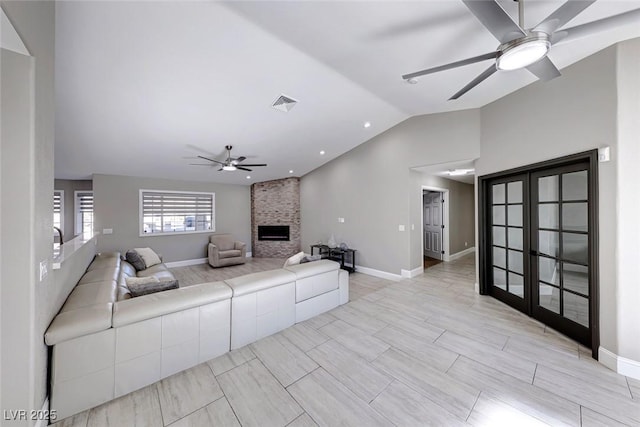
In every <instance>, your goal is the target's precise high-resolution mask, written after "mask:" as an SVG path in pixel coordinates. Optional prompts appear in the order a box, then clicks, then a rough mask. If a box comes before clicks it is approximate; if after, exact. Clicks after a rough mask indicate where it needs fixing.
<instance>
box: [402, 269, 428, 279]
mask: <svg viewBox="0 0 640 427" xmlns="http://www.w3.org/2000/svg"><path fill="white" fill-rule="evenodd" d="M400 273H401V274H400V275H401V276H402V277H404V278H405V279H411V278H413V277H416V276H419V275H421V274H422V273H424V266H421V267H417V268H414V269H413V270H405V269H402V270H400Z"/></svg>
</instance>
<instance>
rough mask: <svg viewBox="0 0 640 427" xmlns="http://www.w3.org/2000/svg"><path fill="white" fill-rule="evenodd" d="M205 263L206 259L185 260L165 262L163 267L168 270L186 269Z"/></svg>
mask: <svg viewBox="0 0 640 427" xmlns="http://www.w3.org/2000/svg"><path fill="white" fill-rule="evenodd" d="M207 261H208V258H196V259H185V260H183V261H173V262H165V263H164V265H166V266H167V267H169V268H175V267H187V266H189V265H198V264H206V263H207Z"/></svg>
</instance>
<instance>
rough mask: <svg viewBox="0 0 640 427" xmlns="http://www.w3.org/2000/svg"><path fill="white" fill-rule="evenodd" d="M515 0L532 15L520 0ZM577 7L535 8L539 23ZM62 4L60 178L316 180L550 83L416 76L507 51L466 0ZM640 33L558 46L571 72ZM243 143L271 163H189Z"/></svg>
mask: <svg viewBox="0 0 640 427" xmlns="http://www.w3.org/2000/svg"><path fill="white" fill-rule="evenodd" d="M500 3H501V5H502V6H503V7H504V9H505V10H507V11H508V12H509V13H510V14H511V16H513V17H514V18H515V19H516V20H517V4H516V2H513V1H511V0H505V1H500ZM562 3H563V1H559V0H552V1H533V0H532V1H529V2H528V3H526V9H525V11H526V24H527V27H531V26H533V25H535V24H536V23H538V22H539V21H541V20H542V19H543V18H545V17H546V16H548V15H549V14H550V13H551V12H553V11H554V10H555V9H557V8H558V7H559V6H560V5H561V4H562ZM56 8H57V10H56V141H55V155H56V158H55V162H56V165H55V174H56V178H66V179H81V178H87V177H89V176H90V175H91V174H93V173H106V174H119V175H137V176H151V177H162V178H171V179H186V180H199V181H214V182H223V183H235V184H249V183H252V182H256V181H264V180H269V179H276V178H281V177H284V176H290V173H289V171H290V170H292V171H293V175H295V176H301V175H304V174H305V173H308V172H309V171H311V170H313V169H315V168H317V167H319V166H320V165H322V164H324V163H325V162H327V161H329V160H331V159H332V158H335V157H337V156H339V155H340V154H342V153H344V152H346V151H348V150H350V149H352V148H354V147H356V146H357V145H359V144H361V143H363V142H365V141H367V140H369V139H370V138H372V137H373V136H375V135H377V134H379V133H381V132H384V131H385V130H387V129H389V128H390V127H392V126H394V125H395V124H397V123H399V122H401V121H402V120H404V119H406V118H408V117H411V116H414V115H420V114H429V113H436V112H445V111H453V110H462V109H468V108H477V107H481V106H483V105H486V104H488V103H490V102H492V101H494V100H496V99H498V98H501V97H503V96H505V95H506V94H508V93H511V92H513V91H515V90H518V89H519V88H521V87H523V86H526V85H528V84H530V83H532V82H533V81H535V77H534V76H533V75H531V74H530V73H529V72H528V71H526V70H517V71H513V72H498V73H496V74H494V75H493V76H492V77H491V78H490V79H488V80H486V81H485V82H483V83H482V84H480V85H479V86H478V87H476V88H475V89H473V90H472V91H471V92H469V93H468V94H467V95H465V96H463V97H462V98H460V99H459V100H457V101H447V99H448V98H449V97H450V96H451V95H452V94H453V93H455V92H456V91H457V90H458V89H460V88H461V87H462V86H464V85H465V84H467V83H468V82H469V81H471V80H472V79H473V78H474V77H476V76H477V75H478V74H479V73H480V72H481V71H483V70H484V69H485V68H486V67H487V63H484V62H483V63H477V64H473V65H469V66H466V67H462V68H458V69H455V70H449V71H445V72H442V73H438V74H432V75H429V76H426V77H423V78H422V79H420V82H419V84H415V85H410V84H407V83H405V82H404V81H403V80H402V79H401V78H400V76H401V75H402V74H405V73H408V72H412V71H416V70H420V69H424V68H428V67H432V66H436V65H441V64H444V63H449V62H452V61H456V60H460V59H465V58H467V57H470V56H476V55H479V54H483V53H486V52H489V51H492V50H494V49H495V48H496V47H497V45H498V43H497V42H496V40H495V38H493V36H492V35H491V34H490V33H489V32H488V31H487V30H486V29H485V28H484V27H483V26H482V24H480V22H479V21H478V20H477V19H476V17H475V16H474V15H472V14H471V13H470V12H469V10H468V9H467V8H466V7H465V5H464V4H463V3H462V2H460V1H456V0H446V1H422V2H415V1H411V2H403V1H388V2H385V1H375V2H373V1H372V2H364V1H360V2H355V1H354V2H329V1H320V2H313V1H300V2H271V1H258V2H247V1H238V2H225V3H219V2H187V1H174V2H75V1H69V2H58V3H57V5H56ZM637 8H640V0H638V1H630V0H624V1H607V0H600V1H597V2H596V3H594V4H593V5H592V6H590V7H589V8H588V9H587V10H585V11H584V12H583V13H582V14H580V15H579V16H578V17H577V18H576V19H574V20H573V21H571V22H570V23H569V24H568V25H567V26H575V25H579V24H581V23H586V22H591V21H593V20H596V19H600V18H603V17H606V16H611V15H615V14H618V13H622V12H626V11H628V10H633V9H637ZM633 37H640V24H638V25H635V24H632V25H627V26H624V27H619V28H616V29H613V30H611V31H608V32H605V33H600V34H598V35H595V36H588V37H585V38H583V39H581V40H580V41H579V42H574V43H571V44H568V43H567V44H564V45H557V46H554V48H553V49H552V51H551V53H550V55H549V56H550V58H551V59H552V60H553V62H554V63H555V64H556V65H557V66H558V68H560V69H562V68H564V67H566V66H568V65H570V64H572V63H574V62H576V61H578V60H580V59H582V58H584V57H586V56H589V55H591V54H593V53H595V52H597V51H599V50H601V49H603V48H605V47H607V46H609V45H611V44H613V43H616V42H618V41H621V40H625V39H629V38H633ZM560 78H561V77H560ZM281 94H285V95H287V96H289V97H292V98H295V99H296V100H298V101H299V103H298V104H297V105H296V106H295V108H293V109H292V110H291V111H290V112H288V113H285V112H282V111H278V110H275V109H273V108H272V107H271V104H272V103H273V101H275V99H276V98H277V97H278V96H280V95H281ZM543 107H544V106H542V108H543ZM365 122H370V123H371V126H370V127H368V128H365V127H364V126H363V125H364V123H365ZM227 144H230V145H233V146H234V150H233V152H234V153H233V154H234V155H237V156H240V155H243V156H246V157H247V158H248V159H247V160H246V162H247V163H267V164H268V165H269V166H268V167H264V168H255V169H254V171H253V172H250V173H247V172H242V171H234V172H218V171H217V168H215V167H202V166H190V165H189V164H190V163H199V161H197V159H196V156H197V155H203V156H206V157H211V156H215V157H216V158H219V159H220V158H221V157H222V156H223V154H224V146H225V145H227ZM321 150H323V151H324V152H325V154H324V155H320V151H321ZM247 175H250V176H251V179H247Z"/></svg>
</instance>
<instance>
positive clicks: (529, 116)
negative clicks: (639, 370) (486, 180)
mask: <svg viewBox="0 0 640 427" xmlns="http://www.w3.org/2000/svg"><path fill="white" fill-rule="evenodd" d="M615 67H616V47H611V48H608V49H606V50H604V51H602V52H600V53H598V54H596V55H593V56H591V57H588V58H586V59H584V60H582V61H580V62H578V63H576V64H574V65H572V66H571V67H568V68H566V69H564V70H562V74H563V75H562V77H559V78H557V79H555V80H552V81H550V82H547V83H534V84H532V85H530V86H527V87H525V88H523V89H521V90H519V91H517V92H515V93H513V94H511V95H508V96H506V97H504V98H502V99H500V100H498V101H495V102H494V103H492V104H490V105H488V106H485V107H483V108H482V147H481V156H480V159H478V160H477V161H476V174H477V175H478V176H481V175H484V174H489V173H492V172H497V171H502V170H506V169H509V168H513V167H517V166H522V165H527V164H531V163H535V162H539V161H543V160H548V159H553V158H557V157H561V156H564V155H567V154H572V153H578V152H581V151H586V150H591V149H594V148H598V147H600V146H603V145H610V146H611V149H612V159H611V161H610V162H608V163H600V164H599V165H598V167H599V193H600V201H599V206H598V208H599V212H600V250H599V256H600V306H601V310H600V312H601V320H600V328H601V332H600V335H601V340H602V345H603V346H604V347H606V348H608V349H611V350H612V351H616V349H617V341H618V340H617V334H618V331H617V328H616V316H617V313H618V308H617V306H616V293H617V290H616V282H617V280H618V279H617V275H616V270H615V266H616V199H617V185H616V169H617V167H618V155H617V146H618V144H617V141H616V133H617V131H616V127H617V124H616V113H617V105H616V91H617V89H616V71H615ZM636 99H637V98H636ZM505 124H509V125H508V126H507V125H505ZM636 360H640V357H638V358H636Z"/></svg>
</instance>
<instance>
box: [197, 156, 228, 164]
mask: <svg viewBox="0 0 640 427" xmlns="http://www.w3.org/2000/svg"><path fill="white" fill-rule="evenodd" d="M198 158H199V159H204V160H209V161H210V162H214V163H219V164H221V165H224V163H223V162H220V161H218V160H214V159H210V158H208V157H204V156H198Z"/></svg>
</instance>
